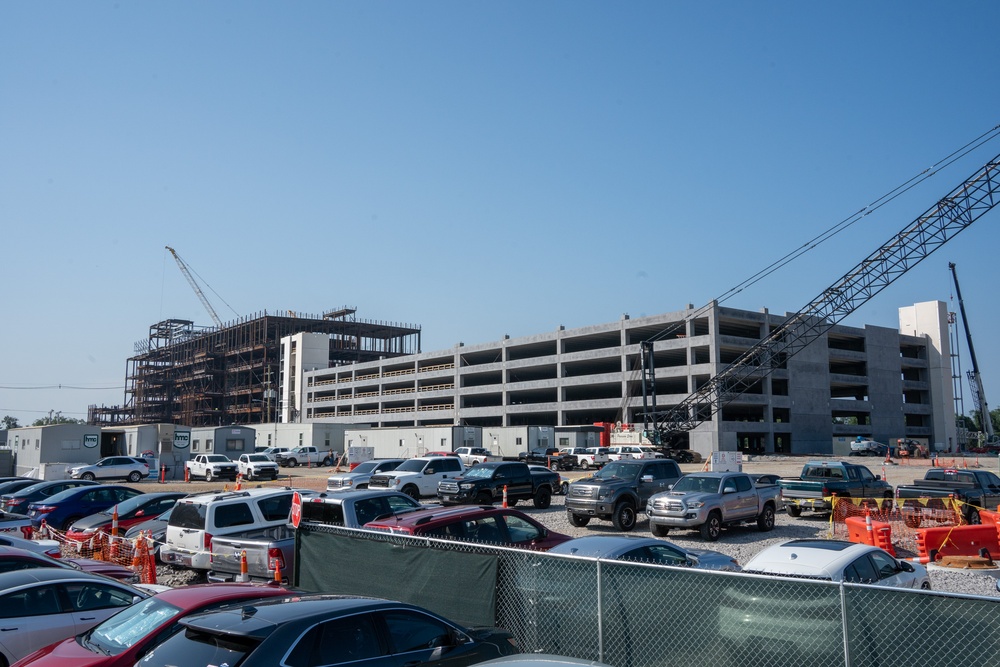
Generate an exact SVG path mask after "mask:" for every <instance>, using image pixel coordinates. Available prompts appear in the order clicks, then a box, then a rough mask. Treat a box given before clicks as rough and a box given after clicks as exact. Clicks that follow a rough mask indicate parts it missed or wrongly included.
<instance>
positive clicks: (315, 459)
mask: <svg viewBox="0 0 1000 667" xmlns="http://www.w3.org/2000/svg"><path fill="white" fill-rule="evenodd" d="M274 460H275V461H276V462H277V464H278V465H279V466H287V467H289V468H294V467H295V466H319V465H323V466H331V465H333V462H334V461H336V460H337V454H336V452H333V451H329V450H320V449H319V448H318V447H311V446H304V447H295V448H294V449H290V450H288V451H287V452H279V453H278V454H276V455H275V457H274Z"/></svg>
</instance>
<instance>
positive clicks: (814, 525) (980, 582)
mask: <svg viewBox="0 0 1000 667" xmlns="http://www.w3.org/2000/svg"><path fill="white" fill-rule="evenodd" d="M811 458H816V457H790V456H767V457H753V458H751V459H750V460H745V462H744V465H743V470H744V471H745V472H748V473H776V474H778V475H781V476H782V477H797V476H798V474H799V472H800V471H801V469H802V465H803V464H804V463H805V462H806V461H808V460H810V459H811ZM849 460H850V461H851V462H852V463H861V464H865V465H867V466H868V468H869V469H870V470H871V471H872V472H873V473H874V474H876V475H884V477H885V479H886V480H887V481H888V482H889V483H890V484H892V485H893V486H894V487H895V486H897V485H899V484H909V483H912V482H913V480H915V479H919V478H922V477H923V476H924V473H925V472H926V471H927V468H928V467H930V465H931V461H930V460H929V459H917V460H914V461H907V462H906V463H905V464H900V463H899V462H898V460H897V462H894V463H891V464H886V463H884V461H883V460H879V459H875V458H865V457H850V459H849ZM939 463H940V464H941V465H946V466H952V465H953V466H955V467H969V468H974V467H977V466H979V467H982V468H986V469H991V470H993V469H996V466H997V459H996V458H984V459H982V460H980V459H978V458H975V457H970V458H966V459H962V458H955V457H942V458H940V459H939ZM681 469H682V470H683V471H684V472H686V473H690V472H698V471H701V470H703V469H704V464H700V463H699V464H682V465H681ZM332 470H333V469H332V468H326V467H319V468H303V467H297V468H282V470H281V472H282V476H281V477H279V479H278V480H277V481H276V482H266V483H263V484H260V485H265V486H271V485H281V486H285V485H290V486H294V487H299V488H307V489H313V490H324V489H325V488H326V478H327V477H328V476H329V475H330V474H331V472H332ZM562 474H563V476H565V477H566V478H567V479H568V480H570V481H574V480H577V479H580V478H583V477H585V476H587V473H585V472H583V471H572V472H564V473H562ZM140 486H141V487H142V488H143V490H145V491H152V490H153V489H151V488H150V487H152V486H155V487H156V488H155V490H158V491H159V490H173V489H178V490H184V491H188V492H190V493H196V492H199V491H204V490H209V489H211V490H220V491H221V490H223V489H224V488H228V489H232V488H233V484H232V483H224V482H218V481H215V482H203V481H200V480H199V481H192V482H189V483H185V482H179V481H168V482H167V483H165V484H159V483H157V482H155V481H145V482H142V483H141V485H140ZM246 486H248V487H249V486H258V483H256V482H255V483H252V484H248V485H246ZM423 502H425V503H430V502H433V499H432V498H424V499H423ZM517 507H518V509H521V510H522V511H524V512H526V513H527V514H530V515H532V516H534V517H535V518H536V519H538V520H540V521H541V522H542V523H544V524H545V525H546V526H548V527H549V528H551V529H552V530H555V531H558V532H561V533H565V534H568V535H573V536H583V535H593V534H602V533H606V534H614V533H616V532H617V531H616V530H615V528H614V526H612V525H611V522H609V521H601V520H597V519H595V520H593V521H591V522H590V524H589V525H588V526H586V527H583V528H578V527H575V526H573V525H571V524H570V523H569V521H568V520H567V518H566V512H565V510H564V497H563V496H554V497H553V498H552V504H551V506H550V507H548V508H547V509H544V510H539V509H535V508H534V507H532V506H531V503H520V504H518V506H517ZM832 528H833V526H832V524H831V523H830V521H829V515H828V514H822V513H810V512H805V513H803V515H802V516H801V517H800V518H797V519H793V518H791V517H789V516H787V515H786V514H785V513H784V512H779V513H778V515H777V520H776V522H775V528H774V530H773V531H771V532H768V533H761V532H760V531H759V530H758V529H757V527H756V524H753V523H749V524H743V525H740V526H736V527H730V528H726V529H725V530H724V531H723V533H722V536H721V537H720V539H719V540H718V541H717V542H713V543H706V542H704V541H702V539H701V538H700V536H699V535H698V533H697V532H696V531H684V530H674V531H671V533H670V535H669V537H668V538H667V539H668V540H669V541H671V542H674V543H676V544H678V545H681V546H684V547H689V548H710V549H714V550H717V551H721V552H723V553H726V554H728V555H730V556H733V557H734V558H736V559H737V560H738V561H739V562H740V563H744V562H746V561H747V560H749V559H750V558H751V557H752V556H753V555H755V554H756V553H757V552H758V551H760V550H761V549H763V548H764V547H766V546H769V545H771V544H774V543H777V542H781V541H784V540H788V539H794V538H816V537H818V538H828V537H839V538H845V534H844V533H843V531H842V530H841V532H840V533H839V534H834V535H832V534H831V529H832ZM633 534H636V535H649V522H648V521H647V520H646V518H645V516H644V515H642V514H640V515H639V522H638V524H637V525H636V528H635V530H634V531H633ZM899 555H900V556H904V557H907V556H912V555H913V554H912V553H907V552H905V551H904V552H902V553H900V554H899ZM164 575H166V576H168V577H169V576H170V575H169V573H167V572H165V573H164ZM995 576H997V574H996V573H995V572H994V571H987V572H982V571H968V570H965V571H955V570H950V569H945V568H940V567H932V568H931V578H932V585H933V587H934V590H938V591H947V592H954V593H963V594H974V595H986V596H993V597H997V596H1000V593H998V592H997V591H996V588H995V578H994V577H995Z"/></svg>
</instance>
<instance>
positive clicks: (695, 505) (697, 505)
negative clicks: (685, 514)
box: [687, 500, 705, 510]
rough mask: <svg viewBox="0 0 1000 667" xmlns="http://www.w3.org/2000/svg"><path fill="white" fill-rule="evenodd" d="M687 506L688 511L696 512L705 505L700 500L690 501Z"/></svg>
mask: <svg viewBox="0 0 1000 667" xmlns="http://www.w3.org/2000/svg"><path fill="white" fill-rule="evenodd" d="M687 506H688V507H689V508H690V509H693V510H696V509H700V508H702V507H704V506H705V503H704V501H701V500H692V501H690V502H688V503H687Z"/></svg>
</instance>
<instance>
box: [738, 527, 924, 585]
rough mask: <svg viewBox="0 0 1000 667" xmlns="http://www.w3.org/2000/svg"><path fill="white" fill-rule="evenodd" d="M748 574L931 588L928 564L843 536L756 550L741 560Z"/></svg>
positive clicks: (799, 541)
mask: <svg viewBox="0 0 1000 667" xmlns="http://www.w3.org/2000/svg"><path fill="white" fill-rule="evenodd" d="M743 571H744V572H745V573H750V574H774V575H782V576H789V577H799V578H809V579H822V580H824V581H835V582H841V581H846V582H850V583H855V584H877V585H879V586H897V587H899V588H922V589H925V590H928V589H930V587H931V580H930V577H928V576H927V568H925V567H924V566H923V565H921V564H919V563H911V562H910V561H907V560H900V559H897V558H893V557H892V556H891V555H889V554H888V553H887V552H886V551H885V550H883V549H880V548H878V547H873V546H871V545H868V544H858V543H856V542H847V541H844V540H817V539H803V540H789V541H787V542H782V543H781V544H775V545H773V546H770V547H767V548H765V549H763V550H762V551H760V552H758V553H757V555H756V556H754V557H753V558H751V559H750V560H748V561H747V562H746V564H744V566H743Z"/></svg>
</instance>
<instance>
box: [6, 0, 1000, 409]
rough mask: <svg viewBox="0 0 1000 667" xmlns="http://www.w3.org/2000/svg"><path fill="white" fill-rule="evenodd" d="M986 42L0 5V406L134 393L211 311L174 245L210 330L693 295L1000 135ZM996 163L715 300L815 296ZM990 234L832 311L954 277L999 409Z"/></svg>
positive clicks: (554, 322)
mask: <svg viewBox="0 0 1000 667" xmlns="http://www.w3.org/2000/svg"><path fill="white" fill-rule="evenodd" d="M998 26H1000V4H997V3H993V2H969V1H963V0H960V1H958V2H878V3H872V2H860V1H849V2H843V3H806V2H764V3H761V2H753V3H751V2H735V1H720V2H713V3H703V2H643V1H639V2H628V3H612V2H587V1H582V2H581V1H573V2H566V1H554V2H544V3H539V2H525V1H512V2H502V3H501V2H495V3H484V2H378V1H366V2H316V1H303V2H295V3H279V2H232V1H228V2H227V1H220V2H211V3H204V2H184V1H181V2H159V3H152V2H45V3H40V2H28V1H23V2H19V1H10V2H4V3H2V4H0V229H2V230H3V235H2V239H3V263H4V271H3V276H4V277H3V285H4V288H3V297H4V298H3V306H4V317H3V323H2V325H0V354H2V365H0V415H5V414H9V415H12V416H16V417H18V418H19V419H20V420H21V422H22V424H24V423H30V422H31V421H33V420H34V419H37V418H39V417H42V416H45V415H47V414H48V412H49V410H57V411H61V412H62V413H63V414H64V415H66V416H70V417H78V418H84V417H85V416H86V410H87V406H88V405H89V404H92V403H96V404H106V405H112V404H120V403H121V402H122V399H123V387H124V376H125V371H126V359H127V358H128V357H129V356H132V355H133V354H134V349H133V345H134V344H135V343H136V342H137V341H142V340H145V339H146V337H147V334H148V329H149V326H150V325H151V324H153V323H154V322H157V321H159V320H162V319H166V318H171V317H176V318H183V319H193V320H195V321H196V322H197V323H199V324H210V323H211V322H210V319H209V317H208V315H207V313H206V312H205V310H204V309H203V308H202V306H201V304H200V302H199V301H198V299H197V297H196V296H195V294H194V293H193V291H192V290H191V289H190V287H189V286H188V284H187V283H186V282H185V280H184V277H183V276H182V275H181V273H180V271H179V270H178V268H177V266H176V265H175V264H174V262H173V260H172V259H171V257H170V255H169V254H168V253H167V252H166V251H165V250H164V246H166V245H171V246H173V247H174V248H176V249H177V251H178V253H179V254H180V255H181V257H183V258H184V259H185V260H186V261H187V263H188V264H189V265H190V266H191V267H192V268H193V269H194V270H195V271H196V272H197V275H198V276H200V278H201V279H202V280H203V281H204V282H203V286H206V287H205V289H206V294H207V295H208V297H209V299H210V300H211V301H212V303H213V304H214V306H215V308H216V310H217V311H218V312H219V314H220V315H221V316H222V317H223V319H230V318H233V317H235V313H238V314H240V315H250V314H253V313H257V312H260V311H263V310H265V309H267V310H268V311H272V312H273V311H276V310H280V309H288V310H295V311H298V312H305V313H320V312H322V311H324V310H327V309H331V308H335V307H339V306H343V305H351V306H356V307H357V308H358V316H359V317H361V318H365V319H376V320H387V321H394V322H402V323H408V324H419V325H421V326H422V327H423V350H424V351H436V350H442V349H445V348H450V347H452V346H453V345H455V344H456V343H458V342H459V341H463V342H465V343H466V344H475V343H486V342H491V341H496V340H499V339H501V338H502V337H503V335H504V334H510V335H511V336H513V337H517V336H522V335H529V334H535V333H540V332H544V331H551V330H554V329H556V328H557V327H559V326H560V325H564V326H566V327H567V328H573V327H578V326H585V325H590V324H598V323H604V322H611V321H616V320H618V319H619V318H620V317H621V315H622V313H629V314H630V315H631V316H633V317H638V316H642V315H651V314H656V313H663V312H670V311H674V310H677V309H679V308H682V307H684V306H685V305H686V304H688V303H693V304H695V305H701V304H704V303H706V302H707V301H709V300H711V299H712V298H715V297H717V296H719V295H721V294H723V293H725V292H726V291H727V290H728V289H729V288H731V287H732V286H734V285H736V284H738V283H740V282H741V281H743V280H744V279H745V278H747V277H748V276H750V275H752V274H754V273H756V272H757V271H758V270H760V269H761V268H763V267H765V266H767V265H768V264H770V263H771V262H773V261H775V260H776V259H778V258H780V257H782V256H783V255H785V254H786V253H788V252H791V251H792V250H794V249H795V248H797V247H799V246H800V245H801V244H803V243H804V242H805V241H807V240H808V239H810V238H812V237H813V236H815V235H816V234H818V233H820V232H821V231H822V230H824V229H826V228H828V227H830V226H831V225H834V224H836V223H837V222H839V221H841V220H843V219H845V218H846V217H848V216H850V215H852V214H853V213H855V212H856V211H858V210H860V209H861V208H862V207H864V206H865V205H867V204H869V203H870V202H872V201H874V200H876V199H877V198H878V197H880V196H882V195H883V194H885V193H886V192H888V191H890V190H891V189H892V188H894V187H896V186H897V185H899V184H901V183H903V182H904V181H906V180H907V179H909V178H911V177H913V176H915V175H916V174H918V173H919V172H921V171H922V170H924V169H925V168H927V167H929V166H931V165H933V164H935V163H937V162H938V161H939V160H941V159H942V158H944V157H945V156H947V155H948V154H950V153H952V151H955V150H956V149H958V148H959V147H961V146H963V145H965V144H966V143H968V142H969V141H971V140H973V139H975V138H976V137H978V136H980V135H981V134H983V133H985V132H988V131H989V130H990V129H991V128H993V127H995V126H996V125H997V124H998V123H1000V85H998V83H1000V81H998V73H997V69H996V66H995V63H996V39H997V28H998ZM997 153H1000V142H998V141H993V142H991V143H989V144H987V145H986V146H985V147H983V148H982V149H980V150H978V151H976V152H974V153H973V154H971V155H970V156H968V157H966V158H963V159H962V160H961V161H959V162H958V164H956V165H955V166H954V167H953V168H951V169H949V170H946V171H943V172H941V173H939V174H937V175H935V176H934V177H933V178H931V179H929V180H928V181H927V182H926V183H924V184H922V185H920V186H919V187H917V188H914V189H913V190H912V191H910V192H909V193H907V194H906V195H905V196H903V197H900V198H898V199H896V200H894V201H893V202H892V204H891V205H888V206H886V207H884V208H882V209H880V210H879V211H878V213H877V214H873V215H870V216H867V217H866V218H864V220H863V222H861V223H858V224H857V225H854V226H853V227H852V228H851V229H850V231H848V232H845V233H844V234H842V235H840V236H838V237H837V238H836V239H835V240H833V241H831V242H829V243H827V244H825V245H823V246H822V247H821V248H820V249H818V250H817V251H815V252H813V253H811V254H809V255H808V256H807V257H806V258H804V259H802V260H799V261H798V262H796V263H794V264H792V265H790V266H788V267H786V268H785V269H784V270H782V271H781V272H780V273H778V274H776V275H774V276H773V277H771V278H770V279H768V280H766V281H762V282H761V283H759V284H757V285H755V286H753V288H751V289H747V290H745V291H743V292H741V293H740V294H739V295H737V296H736V297H734V298H732V299H730V300H729V301H727V302H726V303H727V305H730V306H733V307H737V308H745V309H759V308H763V307H767V308H769V309H770V310H771V311H772V312H786V311H796V310H799V309H800V308H801V307H803V306H804V305H805V304H807V303H809V302H810V301H811V300H812V299H813V298H814V297H815V296H816V295H817V294H819V293H820V292H821V291H822V290H823V289H824V288H825V287H827V286H828V285H830V284H831V283H833V282H834V281H835V280H837V279H838V278H839V277H840V276H841V275H843V274H844V273H845V272H846V271H847V270H848V269H850V268H851V267H853V266H854V265H855V264H856V263H857V262H858V261H859V260H861V259H862V258H864V257H865V256H866V255H867V254H868V253H870V252H871V251H873V250H875V249H876V248H878V247H879V246H880V245H882V243H884V242H885V241H886V240H887V239H888V238H889V237H890V236H891V235H892V234H894V233H895V232H897V231H899V230H900V229H902V228H903V227H905V226H907V225H908V224H909V223H910V222H911V221H912V220H913V219H914V218H916V217H917V216H918V215H919V214H921V213H922V212H924V211H925V210H926V209H927V208H928V207H930V206H931V205H932V204H933V203H934V202H936V201H937V200H938V199H939V198H940V197H941V196H943V195H944V194H946V193H947V192H949V191H950V190H951V189H952V188H953V187H954V186H956V185H957V184H959V183H960V182H962V181H963V180H965V178H966V177H968V176H969V175H971V174H972V173H973V172H974V171H976V170H977V169H978V168H979V167H980V166H981V165H982V164H984V163H985V162H986V161H987V160H988V159H990V158H992V157H993V156H994V155H996V154H997ZM998 248H1000V211H998V210H994V211H993V212H991V213H990V214H988V215H987V216H986V217H984V218H983V219H982V220H981V221H979V222H977V223H976V224H975V225H973V226H972V227H971V228H970V229H969V230H967V231H966V232H964V233H963V234H962V235H960V236H959V237H958V238H956V239H955V240H954V241H952V242H951V243H949V244H948V245H946V246H945V247H944V248H942V249H941V250H940V251H939V252H937V253H935V254H934V255H933V256H931V257H930V258H929V259H927V260H925V261H924V263H923V264H921V265H920V266H919V267H917V268H915V269H913V270H912V271H910V273H908V274H907V275H906V276H904V277H903V278H902V279H901V280H899V281H898V282H897V283H896V284H895V285H894V286H892V287H891V288H889V289H887V290H886V291H884V292H882V293H881V294H880V295H879V296H877V297H876V298H875V299H874V300H873V301H872V302H870V303H869V304H868V305H866V306H865V307H863V308H862V309H860V310H859V311H858V312H857V313H856V314H855V315H853V316H852V317H851V318H850V319H849V320H848V321H847V323H848V324H852V325H862V324H864V323H870V324H877V325H881V326H891V327H896V326H897V325H898V318H897V309H898V308H899V307H900V306H906V305H910V304H912V303H914V302H919V301H928V300H935V299H940V300H944V301H949V300H950V299H951V298H952V293H953V288H952V283H951V276H950V274H949V272H948V268H947V264H948V262H949V261H954V262H956V263H957V264H958V271H959V277H960V279H961V280H962V290H963V297H964V299H965V302H966V307H967V309H968V311H969V314H970V317H971V320H972V326H973V335H974V336H975V339H976V343H977V354H978V356H979V360H980V365H981V367H982V371H983V375H984V377H985V379H986V388H987V395H988V397H990V396H991V397H992V398H991V399H990V405H991V407H997V406H1000V352H998V351H997V348H996V343H995V340H996V332H997V330H998V329H1000V314H998V312H997V308H996V294H997V278H996V274H997V269H996V266H997V261H996V255H997V249H998ZM209 288H210V289H209ZM953 303H954V305H953V308H952V309H953V310H956V311H957V310H958V304H957V301H955V302H953ZM226 304H228V306H227V305H226ZM230 306H231V307H232V310H230ZM962 350H963V355H964V359H965V361H963V368H964V369H965V368H968V367H969V363H968V361H967V359H968V357H967V351H966V350H965V346H964V342H963V346H962ZM57 385H62V386H63V387H64V388H62V389H48V388H45V387H51V386H57ZM67 387H83V389H76V388H67ZM965 396H966V408H967V409H970V408H971V401H970V398H969V393H968V389H967V387H965Z"/></svg>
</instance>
